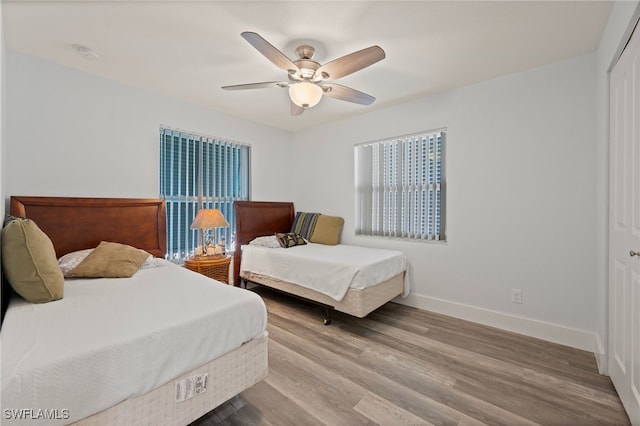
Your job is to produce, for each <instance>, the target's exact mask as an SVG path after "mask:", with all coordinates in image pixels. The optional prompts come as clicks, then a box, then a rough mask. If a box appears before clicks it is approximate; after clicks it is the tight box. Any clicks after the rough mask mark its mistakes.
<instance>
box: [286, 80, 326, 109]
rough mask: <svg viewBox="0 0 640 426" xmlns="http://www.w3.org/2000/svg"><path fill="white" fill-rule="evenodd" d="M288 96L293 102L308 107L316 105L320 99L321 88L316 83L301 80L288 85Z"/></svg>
mask: <svg viewBox="0 0 640 426" xmlns="http://www.w3.org/2000/svg"><path fill="white" fill-rule="evenodd" d="M289 97H290V98H291V101H292V102H293V103H294V104H296V105H298V106H300V107H303V108H310V107H312V106H314V105H317V104H318V102H320V99H322V88H321V87H320V86H318V85H317V84H313V83H309V82H308V81H301V82H300V83H296V84H292V85H291V86H289Z"/></svg>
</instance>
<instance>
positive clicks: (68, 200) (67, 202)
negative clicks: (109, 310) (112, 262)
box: [2, 196, 268, 425]
mask: <svg viewBox="0 0 640 426" xmlns="http://www.w3.org/2000/svg"><path fill="white" fill-rule="evenodd" d="M10 212H11V215H13V216H18V217H27V218H29V219H32V220H33V221H34V222H35V223H36V224H37V225H38V227H39V228H40V229H42V231H43V232H45V233H46V234H47V235H48V236H49V238H50V239H51V241H52V242H53V245H54V247H55V250H56V255H57V256H58V257H60V256H62V255H64V254H67V253H70V252H73V251H77V250H82V249H87V248H93V247H96V246H97V245H98V244H99V243H100V241H103V240H104V241H112V242H118V243H122V244H127V245H131V246H135V247H138V248H141V249H143V250H146V251H148V252H149V253H151V254H152V255H154V256H156V257H162V258H164V257H165V252H166V207H165V201H164V200H163V199H133V198H76V197H25V196H13V197H11V205H10ZM2 292H3V294H2V302H3V305H6V304H7V303H8V299H9V296H10V287H9V286H8V284H5V283H3V286H2ZM3 308H4V307H3ZM3 314H4V309H3ZM267 340H268V338H267V336H266V335H265V336H262V337H261V338H258V339H254V340H252V341H250V342H247V343H245V344H243V345H242V346H240V347H239V348H238V349H236V350H234V351H232V352H230V353H228V354H226V355H224V356H222V357H220V358H217V359H215V360H213V361H211V362H210V363H208V364H205V365H203V366H201V367H199V368H197V369H195V370H193V371H192V372H189V373H186V374H185V375H183V376H181V377H180V378H182V377H186V376H189V375H192V374H196V373H203V372H208V373H209V383H211V384H212V386H211V387H210V389H209V390H208V391H207V392H204V393H202V394H200V395H198V396H196V397H194V398H191V399H188V400H186V401H183V402H180V403H176V402H175V381H176V380H179V379H180V378H176V379H174V380H173V381H170V382H169V383H167V384H165V385H164V386H161V387H160V388H157V389H155V390H153V391H151V392H149V393H147V394H145V395H141V396H138V397H136V398H131V399H128V400H125V401H123V402H121V403H119V404H117V405H115V406H113V407H111V408H108V409H106V410H104V411H101V412H99V413H96V414H94V415H92V416H90V417H87V418H85V419H82V420H80V421H78V422H77V423H74V424H81V425H113V424H172V425H186V424H188V423H191V422H193V421H194V420H196V419H198V418H200V417H202V416H203V415H204V414H206V413H207V412H209V411H211V410H213V409H214V408H216V407H217V406H218V405H220V404H222V403H223V402H225V401H227V400H229V399H230V398H232V397H233V396H235V395H237V394H238V393H240V392H242V391H243V390H245V389H247V388H249V387H250V386H252V385H254V384H255V383H257V382H259V381H260V380H262V379H263V378H264V377H266V375H267ZM34 408H37V407H34Z"/></svg>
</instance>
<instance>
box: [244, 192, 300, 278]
mask: <svg viewBox="0 0 640 426" xmlns="http://www.w3.org/2000/svg"><path fill="white" fill-rule="evenodd" d="M234 207H235V210H236V246H235V251H234V257H233V283H234V285H235V286H239V285H240V261H241V257H242V250H241V247H242V245H244V244H248V243H249V242H250V241H251V240H253V239H254V238H256V237H261V236H264V235H273V234H275V233H276V232H289V231H290V230H291V225H292V224H293V219H294V210H293V203H289V202H272V201H236V202H234Z"/></svg>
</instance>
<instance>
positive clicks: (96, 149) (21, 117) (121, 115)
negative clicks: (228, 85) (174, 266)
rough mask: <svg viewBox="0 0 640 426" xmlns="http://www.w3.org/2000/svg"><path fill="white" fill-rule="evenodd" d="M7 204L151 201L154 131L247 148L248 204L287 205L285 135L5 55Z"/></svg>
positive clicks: (155, 192)
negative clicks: (20, 199) (34, 199)
mask: <svg viewBox="0 0 640 426" xmlns="http://www.w3.org/2000/svg"><path fill="white" fill-rule="evenodd" d="M6 81H7V85H6V87H5V89H6V90H5V96H6V103H7V106H8V108H7V111H6V119H7V121H6V133H5V135H6V138H7V142H6V144H5V147H4V148H5V152H4V153H3V155H4V156H5V158H6V159H10V161H9V160H7V161H5V163H6V164H5V165H6V170H5V181H4V187H5V194H4V195H5V197H9V196H11V195H43V196H44V195H55V196H96V197H157V196H158V193H159V184H158V182H159V177H158V164H159V142H158V141H159V133H158V128H159V126H160V125H166V126H171V127H175V128H179V129H185V130H189V131H193V132H196V133H202V134H205V135H212V136H219V137H223V138H228V139H233V140H237V141H241V142H244V143H250V144H251V145H252V168H251V173H252V197H253V199H256V200H261V199H262V200H272V199H287V198H289V194H290V190H289V187H290V184H289V181H290V176H289V175H288V174H287V173H286V171H285V170H283V169H282V168H278V167H273V164H279V163H280V162H282V161H283V160H287V159H288V158H289V155H290V151H291V149H290V148H291V135H290V134H289V133H288V132H284V131H281V130H277V129H274V128H270V127H267V126H263V125H259V124H255V123H251V122H248V121H245V120H240V119H236V118H233V117H230V116H227V115H225V114H223V113H220V112H216V111H213V110H209V109H206V108H201V107H197V106H194V105H189V104H185V103H181V102H178V101H176V100H172V99H169V98H165V97H162V96H159V95H155V94H151V93H149V92H145V91H142V90H139V89H135V88H131V87H127V86H124V85H121V84H119V83H115V82H113V81H109V80H105V79H101V78H96V77H93V76H90V75H88V74H86V73H82V72H78V71H75V70H72V69H70V68H65V67H61V66H58V65H54V64H51V63H48V62H44V61H41V60H38V59H36V58H33V57H29V56H25V55H22V54H19V53H17V52H14V51H11V50H7V51H6Z"/></svg>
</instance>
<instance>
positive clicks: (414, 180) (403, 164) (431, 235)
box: [355, 130, 446, 241]
mask: <svg viewBox="0 0 640 426" xmlns="http://www.w3.org/2000/svg"><path fill="white" fill-rule="evenodd" d="M445 139H446V138H445V131H444V130H438V131H429V132H422V133H418V134H413V135H408V136H402V137H399V138H395V139H389V140H383V141H376V142H370V143H365V144H362V145H357V146H356V147H355V169H356V173H355V180H356V182H355V184H356V226H355V229H356V235H372V236H383V237H392V238H408V239H416V240H440V241H444V240H445V239H446V236H445V235H446V234H445V193H446V184H445V173H444V171H445V168H444V153H445V151H444V146H445Z"/></svg>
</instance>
